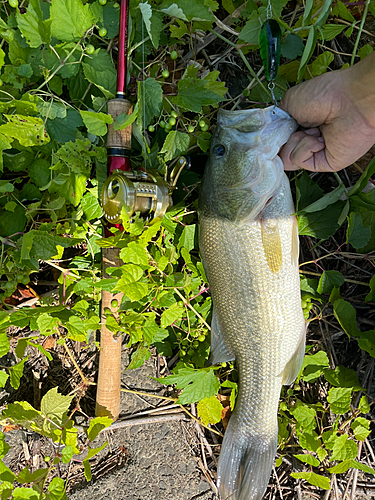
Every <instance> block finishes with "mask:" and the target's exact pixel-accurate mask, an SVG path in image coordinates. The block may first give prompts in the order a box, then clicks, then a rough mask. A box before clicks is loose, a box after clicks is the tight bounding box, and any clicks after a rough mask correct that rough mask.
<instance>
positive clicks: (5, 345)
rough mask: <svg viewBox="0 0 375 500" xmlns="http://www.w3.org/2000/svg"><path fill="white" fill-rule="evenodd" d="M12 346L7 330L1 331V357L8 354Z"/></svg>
mask: <svg viewBox="0 0 375 500" xmlns="http://www.w3.org/2000/svg"><path fill="white" fill-rule="evenodd" d="M9 348H10V344H9V339H8V336H7V334H6V333H5V332H2V333H0V358H2V357H3V356H5V355H6V354H8V352H9Z"/></svg>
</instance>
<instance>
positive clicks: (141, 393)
mask: <svg viewBox="0 0 375 500" xmlns="http://www.w3.org/2000/svg"><path fill="white" fill-rule="evenodd" d="M120 391H121V392H128V393H130V394H138V395H142V396H147V397H150V398H159V399H166V400H168V401H174V402H176V401H177V399H178V398H170V397H167V396H158V395H157V394H148V393H147V392H142V391H132V390H130V389H122V388H121V389H120ZM179 406H180V407H181V409H182V410H183V411H184V412H185V413H187V414H188V415H189V417H191V418H192V419H193V420H195V421H196V422H198V424H200V425H201V426H202V427H204V428H205V429H208V430H209V431H211V432H214V433H215V434H217V435H218V436H221V437H223V435H222V433H221V432H219V431H217V430H215V429H212V427H208V426H207V425H204V424H202V422H201V421H200V420H198V419H197V418H196V417H194V415H192V414H191V413H190V411H189V410H187V409H186V408H185V407H184V406H182V405H179Z"/></svg>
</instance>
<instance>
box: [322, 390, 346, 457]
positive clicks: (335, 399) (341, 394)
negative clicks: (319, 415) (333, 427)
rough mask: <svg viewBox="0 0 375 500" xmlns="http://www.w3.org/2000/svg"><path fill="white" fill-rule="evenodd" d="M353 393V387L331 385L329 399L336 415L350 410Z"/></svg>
mask: <svg viewBox="0 0 375 500" xmlns="http://www.w3.org/2000/svg"><path fill="white" fill-rule="evenodd" d="M351 394H352V389H351V387H331V389H330V390H329V392H328V396H327V401H328V403H330V408H331V410H332V412H333V413H335V415H343V414H344V413H347V412H348V411H349V410H350V401H351ZM338 460H339V459H338ZM341 460H343V459H341Z"/></svg>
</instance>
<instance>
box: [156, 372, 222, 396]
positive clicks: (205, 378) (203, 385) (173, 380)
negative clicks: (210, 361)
mask: <svg viewBox="0 0 375 500" xmlns="http://www.w3.org/2000/svg"><path fill="white" fill-rule="evenodd" d="M213 370H214V369H213V368H201V369H200V370H194V369H193V368H180V369H179V370H178V372H177V374H176V375H169V376H168V377H165V378H156V379H155V380H157V381H158V382H160V383H161V384H168V385H169V384H176V387H177V389H183V391H182V393H181V395H180V397H179V398H178V401H177V402H178V403H179V404H190V403H197V402H198V401H201V400H202V399H204V398H209V397H211V396H214V395H215V394H217V391H218V390H219V387H220V382H219V380H218V379H217V377H215V374H214V372H213Z"/></svg>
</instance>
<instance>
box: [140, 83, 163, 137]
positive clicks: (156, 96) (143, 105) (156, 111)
mask: <svg viewBox="0 0 375 500" xmlns="http://www.w3.org/2000/svg"><path fill="white" fill-rule="evenodd" d="M162 102H163V90H162V87H161V85H160V83H159V82H158V81H157V80H155V78H147V79H146V80H143V81H140V82H138V107H139V113H138V118H137V125H138V127H139V128H140V129H141V130H145V129H146V128H147V127H148V125H149V124H150V122H151V120H152V119H153V118H154V116H159V115H160V112H161V109H162Z"/></svg>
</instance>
